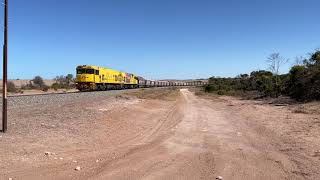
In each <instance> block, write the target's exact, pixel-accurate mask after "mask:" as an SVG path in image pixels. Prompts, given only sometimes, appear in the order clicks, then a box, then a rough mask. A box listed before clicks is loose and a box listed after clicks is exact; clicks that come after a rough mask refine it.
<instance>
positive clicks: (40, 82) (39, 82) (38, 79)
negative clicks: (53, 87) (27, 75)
mask: <svg viewBox="0 0 320 180" xmlns="http://www.w3.org/2000/svg"><path fill="white" fill-rule="evenodd" d="M32 81H33V84H35V85H37V86H39V87H40V88H41V87H44V86H45V84H44V81H43V79H42V77H41V76H36V77H34V78H33V80H32Z"/></svg>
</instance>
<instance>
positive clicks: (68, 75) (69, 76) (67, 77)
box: [66, 74, 73, 87]
mask: <svg viewBox="0 0 320 180" xmlns="http://www.w3.org/2000/svg"><path fill="white" fill-rule="evenodd" d="M66 80H67V86H68V87H70V83H71V82H72V80H73V75H72V74H67V76H66Z"/></svg>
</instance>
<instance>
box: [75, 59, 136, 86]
mask: <svg viewBox="0 0 320 180" xmlns="http://www.w3.org/2000/svg"><path fill="white" fill-rule="evenodd" d="M138 85H139V79H138V77H137V76H135V75H134V74H130V73H125V72H120V71H116V70H113V69H109V68H104V67H98V66H91V65H82V66H78V67H77V77H76V86H77V89H79V90H80V91H94V90H109V89H129V88H137V87H138Z"/></svg>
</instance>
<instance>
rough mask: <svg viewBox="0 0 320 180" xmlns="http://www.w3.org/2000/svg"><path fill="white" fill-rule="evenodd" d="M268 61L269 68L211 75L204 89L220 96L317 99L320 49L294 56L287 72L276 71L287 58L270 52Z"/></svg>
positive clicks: (319, 82)
mask: <svg viewBox="0 0 320 180" xmlns="http://www.w3.org/2000/svg"><path fill="white" fill-rule="evenodd" d="M267 62H268V65H269V70H259V71H253V72H251V73H250V74H240V75H238V76H237V77H235V78H219V77H211V78H209V84H208V85H206V86H204V90H205V91H206V92H215V93H217V94H220V95H224V94H227V95H244V94H248V93H252V92H256V94H258V96H259V97H278V96H280V95H286V96H290V97H291V98H293V99H296V100H298V101H311V100H320V50H316V51H315V52H314V53H311V54H310V56H309V57H308V58H301V57H299V58H296V62H295V65H293V66H292V67H291V69H290V70H289V72H288V73H286V74H279V69H280V67H281V66H282V65H284V64H285V63H287V62H288V59H285V58H283V57H282V56H281V55H280V54H279V53H273V54H271V55H270V56H269V57H268V60H267Z"/></svg>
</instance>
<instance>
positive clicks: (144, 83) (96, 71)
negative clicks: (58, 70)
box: [76, 65, 203, 91]
mask: <svg viewBox="0 0 320 180" xmlns="http://www.w3.org/2000/svg"><path fill="white" fill-rule="evenodd" d="M76 71H77V76H76V87H77V89H78V90H79V91H96V90H101V91H104V90H111V89H133V88H139V87H142V88H145V87H164V86H190V85H201V84H203V82H200V81H193V82H172V81H151V80H145V79H144V78H142V77H138V76H136V75H134V74H131V73H126V72H121V71H116V70H113V69H110V68H104V67H98V66H92V65H81V66H78V67H77V68H76Z"/></svg>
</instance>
